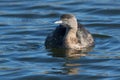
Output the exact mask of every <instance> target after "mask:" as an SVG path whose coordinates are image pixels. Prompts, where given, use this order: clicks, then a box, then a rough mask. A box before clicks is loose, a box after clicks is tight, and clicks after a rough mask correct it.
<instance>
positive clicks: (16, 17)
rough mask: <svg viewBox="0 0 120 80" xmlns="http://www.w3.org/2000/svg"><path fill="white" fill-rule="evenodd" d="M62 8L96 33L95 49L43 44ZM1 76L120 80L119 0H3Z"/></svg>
mask: <svg viewBox="0 0 120 80" xmlns="http://www.w3.org/2000/svg"><path fill="white" fill-rule="evenodd" d="M64 13H72V14H74V15H76V17H77V18H78V20H79V22H81V23H82V24H83V25H84V26H85V27H86V28H87V29H88V30H89V31H90V32H91V33H92V34H93V36H94V38H95V44H96V46H95V47H94V49H93V50H92V51H91V52H88V53H86V52H80V53H79V56H74V55H73V56H70V55H69V52H66V53H68V54H66V55H65V54H64V53H62V51H54V52H53V51H49V50H46V49H45V47H44V41H45V38H46V36H47V35H48V34H49V33H50V32H51V31H52V30H54V29H55V26H57V25H55V24H53V22H54V21H56V20H58V19H59V16H60V15H62V14H64ZM57 53H58V54H57ZM0 80H120V0H64V1H62V0H0Z"/></svg>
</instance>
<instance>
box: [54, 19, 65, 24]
mask: <svg viewBox="0 0 120 80" xmlns="http://www.w3.org/2000/svg"><path fill="white" fill-rule="evenodd" d="M54 23H55V24H62V23H63V22H62V21H61V20H60V21H55V22H54Z"/></svg>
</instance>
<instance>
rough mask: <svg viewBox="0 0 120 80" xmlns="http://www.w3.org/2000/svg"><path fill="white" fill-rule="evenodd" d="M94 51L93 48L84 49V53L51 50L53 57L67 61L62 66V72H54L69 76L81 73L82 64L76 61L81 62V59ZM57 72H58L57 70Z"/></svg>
mask: <svg viewBox="0 0 120 80" xmlns="http://www.w3.org/2000/svg"><path fill="white" fill-rule="evenodd" d="M91 50H92V47H91V48H87V49H84V50H82V51H78V50H73V49H51V50H49V51H50V52H52V53H51V54H50V55H51V56H52V57H61V58H63V59H65V62H64V63H63V64H62V65H61V69H60V72H52V73H55V74H56V73H57V74H67V75H75V74H78V73H79V71H80V70H79V69H80V65H81V64H80V63H79V61H78V62H77V61H76V60H80V58H81V57H83V56H87V55H88V52H89V51H91ZM56 71H57V70H56Z"/></svg>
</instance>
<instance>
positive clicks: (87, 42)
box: [77, 23, 94, 46]
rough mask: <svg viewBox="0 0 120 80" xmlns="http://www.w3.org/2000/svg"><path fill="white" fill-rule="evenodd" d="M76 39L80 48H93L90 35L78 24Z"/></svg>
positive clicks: (92, 40)
mask: <svg viewBox="0 0 120 80" xmlns="http://www.w3.org/2000/svg"><path fill="white" fill-rule="evenodd" d="M77 37H78V41H79V43H80V44H81V45H82V46H93V45H94V39H93V37H92V35H91V33H90V32H89V31H88V30H86V29H85V28H84V27H83V26H82V25H81V24H79V23H78V31H77Z"/></svg>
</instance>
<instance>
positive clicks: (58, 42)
mask: <svg viewBox="0 0 120 80" xmlns="http://www.w3.org/2000/svg"><path fill="white" fill-rule="evenodd" d="M65 31H66V28H65V27H63V26H62V25H59V26H58V27H57V28H56V29H55V30H54V31H53V32H52V33H51V34H50V35H48V36H47V38H46V41H45V46H46V48H49V47H50V48H56V47H60V46H62V40H63V37H64V35H65Z"/></svg>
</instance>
